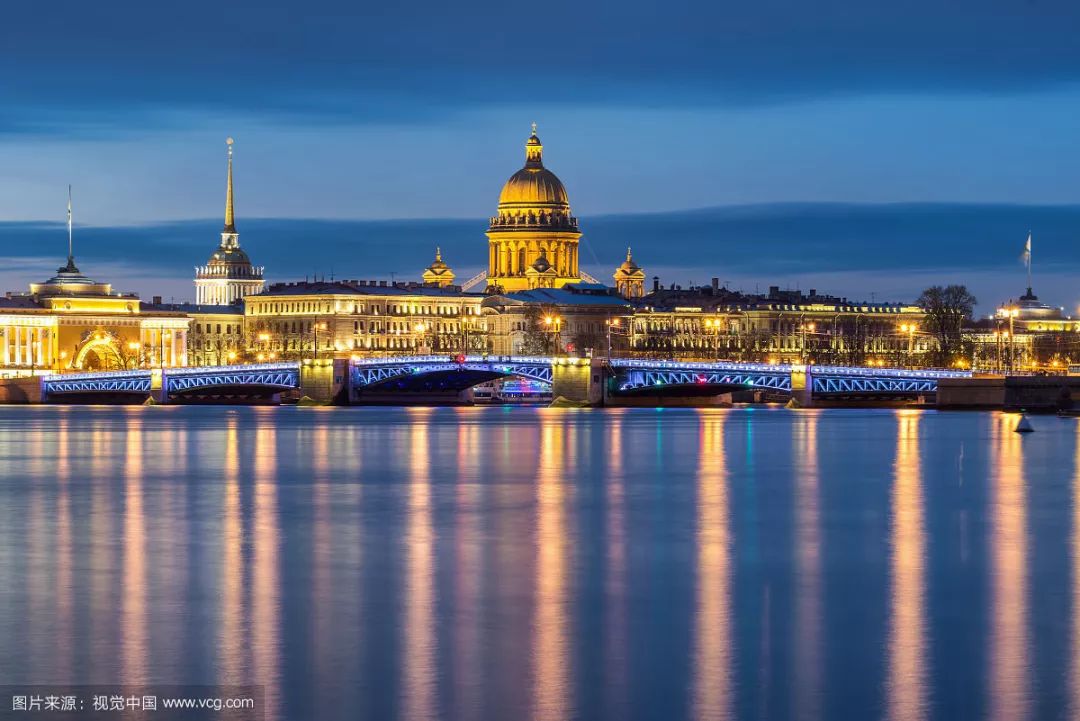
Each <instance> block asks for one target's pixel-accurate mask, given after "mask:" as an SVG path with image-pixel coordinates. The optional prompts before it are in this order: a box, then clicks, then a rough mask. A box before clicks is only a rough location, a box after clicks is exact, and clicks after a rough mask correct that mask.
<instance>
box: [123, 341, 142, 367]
mask: <svg viewBox="0 0 1080 721" xmlns="http://www.w3.org/2000/svg"><path fill="white" fill-rule="evenodd" d="M127 347H128V350H129V351H131V354H132V355H131V367H132V368H138V367H139V351H140V350H141V349H142V344H141V343H139V342H137V341H128V344H127Z"/></svg>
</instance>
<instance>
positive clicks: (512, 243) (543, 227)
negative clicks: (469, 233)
mask: <svg viewBox="0 0 1080 721" xmlns="http://www.w3.org/2000/svg"><path fill="white" fill-rule="evenodd" d="M543 154H544V146H543V145H542V144H541V143H540V138H539V137H537V135H536V124H535V123H534V124H533V132H532V135H530V136H529V139H528V140H527V141H526V143H525V167H523V168H522V169H521V170H519V171H517V172H516V173H514V174H513V175H512V176H510V179H509V180H507V181H506V184H505V185H504V186H503V189H502V193H500V195H499V207H498V212H497V214H496V215H495V216H494V217H492V218H491V225H490V227H489V228H488V232H487V237H488V282H487V285H488V290H489V292H500V293H510V292H514V291H519V290H529V289H532V288H560V287H562V286H564V285H566V284H567V283H578V282H580V281H581V274H580V273H579V271H578V240H579V239H580V238H581V232H580V231H579V230H578V220H577V218H575V217H574V216H573V215H572V214H571V212H570V200H569V198H568V196H567V194H566V188H565V187H564V186H563V184H562V181H561V180H559V179H558V177H556V176H555V174H554V173H552V172H551V171H550V170H548V169H547V168H545V167H544V159H543Z"/></svg>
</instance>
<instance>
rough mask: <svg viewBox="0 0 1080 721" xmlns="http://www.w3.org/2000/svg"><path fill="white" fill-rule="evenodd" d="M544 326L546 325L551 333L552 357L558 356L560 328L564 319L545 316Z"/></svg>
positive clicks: (555, 316)
mask: <svg viewBox="0 0 1080 721" xmlns="http://www.w3.org/2000/svg"><path fill="white" fill-rule="evenodd" d="M544 325H546V326H547V327H548V328H549V329H550V331H551V355H558V354H559V328H560V327H561V325H562V318H560V317H559V316H557V315H548V316H544Z"/></svg>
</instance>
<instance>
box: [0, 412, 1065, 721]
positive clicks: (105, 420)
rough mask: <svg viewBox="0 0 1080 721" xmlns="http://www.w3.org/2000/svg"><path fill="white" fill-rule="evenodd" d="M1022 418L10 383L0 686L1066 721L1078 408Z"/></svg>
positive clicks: (300, 702) (413, 703)
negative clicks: (40, 390) (78, 399)
mask: <svg viewBox="0 0 1080 721" xmlns="http://www.w3.org/2000/svg"><path fill="white" fill-rule="evenodd" d="M1015 422H1016V417H1015V416H1006V415H1001V414H993V413H939V412H934V411H909V410H898V411H892V410H804V411H789V410H783V409H779V408H776V409H766V408H746V409H741V408H740V409H733V410H693V409H686V410H670V409H669V410H651V409H649V410H647V409H633V410H614V409H613V410H602V411H600V410H594V411H589V410H572V409H571V410H557V409H539V408H437V409H430V408H333V409H330V408H262V407H260V408H220V407H215V408H210V407H185V406H162V407H141V406H140V407H49V406H42V407H2V408H0V578H2V579H3V582H2V585H0V648H3V649H4V653H3V654H0V683H3V684H7V685H18V684H26V685H30V684H37V685H40V684H89V685H93V684H102V685H109V684H125V685H129V686H150V685H154V684H223V685H245V686H246V685H251V686H255V687H257V688H258V689H260V694H261V696H260V699H261V700H260V703H261V704H262V705H263V706H264V712H265V718H266V719H268V720H270V721H276V720H278V719H289V720H292V719H318V720H320V721H335V720H336V719H365V720H366V719H370V720H372V721H375V720H379V721H382V720H392V719H403V720H407V721H414V720H417V721H419V720H425V719H461V720H466V719H468V720H472V719H515V720H516V719H536V720H547V719H551V720H555V719H602V720H607V719H610V720H613V721H614V720H616V719H789V718H796V719H840V718H845V719H848V718H850V719H880V718H887V719H897V720H908V719H910V720H916V719H958V718H972V719H976V718H1000V719H1023V718H1030V719H1036V718H1038V719H1044V718H1047V719H1049V718H1070V717H1071V718H1076V717H1077V716H1078V715H1080V554H1078V553H1077V549H1078V547H1080V503H1078V494H1080V445H1078V439H1080V424H1078V422H1077V420H1075V419H1059V418H1056V417H1036V418H1034V419H1033V422H1034V424H1035V427H1036V432H1035V433H1033V434H1029V435H1027V436H1023V435H1020V434H1016V433H1013V432H1012V428H1013V426H1014V425H1015ZM20 718H21V717H20ZM150 718H152V717H150Z"/></svg>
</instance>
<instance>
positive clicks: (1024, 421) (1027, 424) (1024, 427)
mask: <svg viewBox="0 0 1080 721" xmlns="http://www.w3.org/2000/svg"><path fill="white" fill-rule="evenodd" d="M1013 430H1014V431H1016V432H1017V433H1032V432H1033V431H1034V430H1035V429H1034V428H1032V427H1031V421H1029V420H1028V417H1027V416H1026V415H1024V414H1023V413H1021V414H1020V420H1019V421H1018V422H1017V423H1016V428H1014V429H1013Z"/></svg>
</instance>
